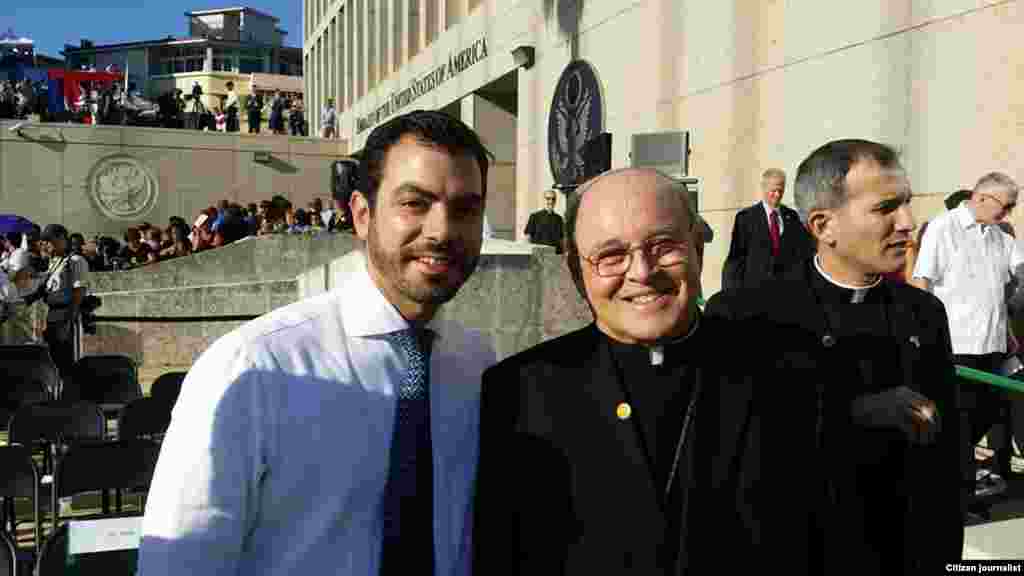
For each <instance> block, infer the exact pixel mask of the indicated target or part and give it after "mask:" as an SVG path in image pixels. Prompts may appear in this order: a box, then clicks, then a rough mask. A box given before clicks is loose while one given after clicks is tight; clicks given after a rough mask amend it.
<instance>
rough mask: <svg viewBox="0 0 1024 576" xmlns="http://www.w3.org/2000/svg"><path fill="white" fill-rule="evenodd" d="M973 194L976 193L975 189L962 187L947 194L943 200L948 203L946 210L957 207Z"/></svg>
mask: <svg viewBox="0 0 1024 576" xmlns="http://www.w3.org/2000/svg"><path fill="white" fill-rule="evenodd" d="M972 194H974V191H973V190H967V189H961V190H957V191H956V192H953V193H952V194H950V195H949V196H946V199H945V200H944V201H943V203H944V204H945V205H946V210H953V209H955V208H956V207H957V206H959V205H960V203H961V202H963V201H964V200H969V199H970V197H971V195H972Z"/></svg>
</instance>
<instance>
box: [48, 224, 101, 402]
mask: <svg viewBox="0 0 1024 576" xmlns="http://www.w3.org/2000/svg"><path fill="white" fill-rule="evenodd" d="M40 239H41V240H42V244H43V251H44V253H46V255H47V256H49V258H50V267H49V269H48V270H47V277H46V282H44V283H43V286H42V288H41V289H40V291H41V296H42V297H43V298H44V299H45V300H46V305H47V306H48V307H49V309H50V310H49V312H48V313H47V314H46V331H45V332H43V339H44V340H45V341H46V344H47V345H48V346H49V348H50V357H52V358H53V363H54V364H56V365H57V371H58V372H59V373H60V378H61V380H62V381H63V382H67V381H69V379H70V376H71V368H72V366H73V365H74V363H75V339H76V337H77V330H76V327H77V321H78V318H79V313H80V311H81V308H82V303H83V300H84V299H85V284H84V279H85V274H86V272H88V271H89V264H88V263H86V261H85V258H83V257H81V256H79V255H77V254H72V253H71V252H70V240H69V234H68V230H67V228H65V227H63V226H61V225H60V224H49V225H47V226H46V228H44V229H43V233H42V235H41V237H40Z"/></svg>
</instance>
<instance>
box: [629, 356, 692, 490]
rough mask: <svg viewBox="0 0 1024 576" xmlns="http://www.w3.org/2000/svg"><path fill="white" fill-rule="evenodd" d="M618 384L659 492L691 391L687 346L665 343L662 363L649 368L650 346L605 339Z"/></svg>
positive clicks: (672, 455)
mask: <svg viewBox="0 0 1024 576" xmlns="http://www.w3.org/2000/svg"><path fill="white" fill-rule="evenodd" d="M609 343H610V346H611V350H612V357H613V358H614V360H615V364H616V366H617V367H618V370H619V374H618V375H617V376H618V380H619V383H620V386H622V387H623V394H624V398H625V401H626V402H627V403H628V404H629V405H630V408H631V416H630V417H631V418H633V419H634V421H635V423H636V424H635V425H636V426H638V427H639V432H640V437H641V439H642V442H643V444H644V446H643V448H644V450H645V452H646V455H647V460H648V466H650V468H651V469H652V470H653V476H654V478H653V479H654V482H655V487H656V488H657V490H658V492H659V493H663V492H664V489H665V483H666V482H667V481H668V475H669V472H670V470H671V468H672V461H673V459H674V457H675V451H676V445H677V443H678V440H679V434H680V432H681V431H682V426H683V420H684V415H685V412H686V408H687V405H688V404H689V401H690V396H691V394H692V392H693V388H694V380H695V374H694V370H693V369H692V368H691V366H690V365H689V364H688V363H687V359H688V354H687V345H688V341H687V340H683V341H682V342H678V343H675V344H668V345H666V346H665V347H664V349H663V361H662V363H661V364H660V365H656V364H652V362H651V359H652V358H651V357H652V350H651V348H650V347H648V346H643V345H636V344H623V343H621V342H615V341H612V340H609Z"/></svg>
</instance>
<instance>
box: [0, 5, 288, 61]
mask: <svg viewBox="0 0 1024 576" xmlns="http://www.w3.org/2000/svg"><path fill="white" fill-rule="evenodd" d="M234 6H248V7H249V8H254V9H256V10H259V11H261V12H266V13H269V14H272V15H274V16H276V17H278V18H280V19H281V22H280V23H279V26H280V27H281V28H284V29H285V30H287V31H288V37H287V38H286V40H285V42H286V43H287V44H288V45H290V46H302V0H253V1H252V2H241V1H232V0H223V1H217V0H0V33H3V32H6V31H7V29H8V28H13V29H14V32H15V33H16V34H18V35H19V36H28V37H29V38H32V39H33V40H35V45H36V52H37V53H41V54H46V55H48V56H54V57H58V58H59V57H60V54H59V52H60V51H61V50H63V49H64V44H73V45H75V46H77V45H78V43H79V41H80V40H81V39H82V38H86V39H89V40H92V41H93V42H95V43H96V44H108V43H116V42H132V41H137V40H153V39H156V38H163V37H164V36H167V35H172V36H177V37H183V36H186V35H187V34H188V25H187V23H186V21H185V12H188V11H190V10H208V9H211V8H228V7H234Z"/></svg>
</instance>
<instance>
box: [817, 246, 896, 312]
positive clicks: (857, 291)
mask: <svg viewBox="0 0 1024 576" xmlns="http://www.w3.org/2000/svg"><path fill="white" fill-rule="evenodd" d="M814 267H815V268H816V269H817V270H818V273H819V274H821V276H822V278H824V279H825V280H828V282H829V284H832V285H833V286H838V287H840V288H843V289H844V290H853V297H852V298H850V302H852V303H854V304H860V303H861V302H863V301H864V298H865V297H867V295H868V290H871V289H872V288H874V287H875V286H878V285H879V284H881V283H882V276H881V275H879V276H878V278H877V279H875V281H874V282H872V283H871V284H868V285H867V286H851V285H849V284H843V283H842V282H840V281H838V280H836V279H835V278H833V277H832V276H831V275H829V273H828V272H825V270H824V269H823V268H822V267H821V254H815V255H814Z"/></svg>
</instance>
